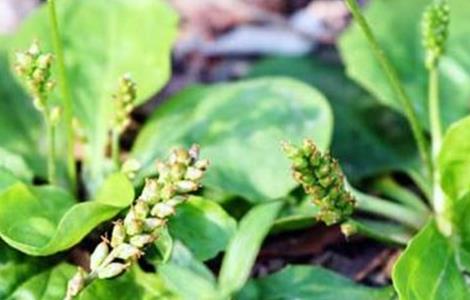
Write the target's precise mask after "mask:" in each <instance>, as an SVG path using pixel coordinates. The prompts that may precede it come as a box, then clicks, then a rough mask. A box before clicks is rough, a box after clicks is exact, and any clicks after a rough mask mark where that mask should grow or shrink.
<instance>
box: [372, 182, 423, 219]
mask: <svg viewBox="0 0 470 300" xmlns="http://www.w3.org/2000/svg"><path fill="white" fill-rule="evenodd" d="M374 186H375V188H376V189H377V190H378V191H379V192H381V193H383V194H384V196H387V197H389V198H390V199H394V200H397V201H399V202H401V203H402V204H404V205H406V206H408V207H410V208H413V209H415V210H417V211H420V212H429V209H428V207H427V206H426V204H424V202H423V200H422V199H420V198H419V197H418V196H417V195H416V194H414V193H413V192H411V191H410V190H408V189H406V188H404V187H402V186H400V185H399V184H398V183H397V182H396V181H395V180H393V179H392V178H391V177H385V178H381V179H379V180H378V181H377V182H375V184H374Z"/></svg>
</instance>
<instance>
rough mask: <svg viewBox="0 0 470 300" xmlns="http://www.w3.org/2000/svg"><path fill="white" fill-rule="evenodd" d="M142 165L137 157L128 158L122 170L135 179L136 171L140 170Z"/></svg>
mask: <svg viewBox="0 0 470 300" xmlns="http://www.w3.org/2000/svg"><path fill="white" fill-rule="evenodd" d="M141 167H142V165H141V164H140V162H139V161H138V160H137V159H135V158H129V159H127V160H126V161H125V162H124V163H123V164H122V167H121V172H122V173H123V174H125V175H126V176H127V177H128V178H129V179H134V178H135V175H136V172H137V171H139V170H140V168H141Z"/></svg>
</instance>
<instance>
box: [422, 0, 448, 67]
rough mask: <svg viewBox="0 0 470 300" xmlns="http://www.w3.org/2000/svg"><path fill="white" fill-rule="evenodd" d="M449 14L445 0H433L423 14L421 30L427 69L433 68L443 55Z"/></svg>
mask: <svg viewBox="0 0 470 300" xmlns="http://www.w3.org/2000/svg"><path fill="white" fill-rule="evenodd" d="M449 12H450V11H449V5H448V3H447V1H446V0H434V1H433V2H432V3H431V4H430V5H429V6H428V7H427V8H426V10H425V11H424V13H423V17H422V21H421V30H422V35H423V45H424V48H425V50H426V67H427V68H428V69H429V68H433V67H434V66H435V65H436V64H437V62H438V60H439V58H440V57H441V56H442V54H444V51H445V44H446V41H447V37H448V31H449V20H450V16H449Z"/></svg>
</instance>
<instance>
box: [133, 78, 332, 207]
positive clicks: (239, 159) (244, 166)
mask: <svg viewBox="0 0 470 300" xmlns="http://www.w3.org/2000/svg"><path fill="white" fill-rule="evenodd" d="M331 131H332V116H331V112H330V108H329V105H328V103H327V102H326V100H325V98H324V97H323V96H322V95H321V94H320V93H319V92H317V91H316V90H314V89H312V88H310V87H308V86H307V85H305V84H302V83H300V82H297V81H294V80H291V79H286V78H264V79H256V80H250V81H242V82H238V83H229V84H219V85H215V86H213V87H206V88H204V87H193V88H190V89H187V90H185V91H183V92H181V93H179V94H178V95H176V96H175V97H173V98H172V99H170V100H169V101H168V102H166V103H165V104H163V105H162V106H161V107H159V109H158V110H157V111H156V112H155V114H154V115H153V116H152V118H151V119H150V120H149V121H148V122H147V125H146V126H145V127H144V128H143V129H142V131H141V132H140V135H139V136H138V138H137V141H136V143H135V145H134V149H133V156H134V157H135V158H137V159H138V160H139V161H140V162H141V163H142V164H143V165H144V166H148V167H146V168H147V169H146V170H144V172H143V173H149V172H151V171H153V168H152V167H151V166H152V165H153V161H155V160H156V159H157V158H160V159H161V158H162V157H164V155H166V153H167V151H168V149H169V148H170V147H173V146H175V145H178V144H181V145H185V146H188V145H190V144H192V143H198V144H200V145H201V150H202V157H206V158H208V159H210V161H211V166H210V168H209V170H208V172H207V174H206V177H205V180H204V185H205V186H207V187H209V188H213V189H216V190H221V191H224V192H225V193H231V194H234V195H239V196H243V197H245V198H247V199H249V200H250V201H252V202H259V201H263V200H266V199H274V198H278V197H282V196H285V195H286V194H287V193H288V192H289V191H290V190H291V189H292V188H293V187H295V185H296V184H295V182H294V181H293V179H292V178H291V176H290V171H289V162H288V160H287V159H286V158H285V156H284V154H283V153H282V151H281V149H280V141H281V140H290V141H293V142H298V141H300V140H302V139H303V138H305V137H309V138H313V139H314V140H315V142H316V143H317V145H319V146H320V147H321V148H322V149H326V148H327V147H328V145H329V142H330V137H331ZM141 176H142V174H141Z"/></svg>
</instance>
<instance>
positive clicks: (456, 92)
mask: <svg viewBox="0 0 470 300" xmlns="http://www.w3.org/2000/svg"><path fill="white" fill-rule="evenodd" d="M430 2H431V1H430V0H413V1H409V0H394V1H388V0H377V1H371V2H370V5H369V6H368V7H367V9H366V13H365V17H366V19H367V20H368V21H369V23H370V25H371V27H372V30H373V32H374V33H375V35H376V37H377V39H378V41H379V44H380V45H381V46H382V48H383V50H384V52H385V54H386V55H387V56H388V57H389V59H390V61H391V62H392V64H393V65H394V66H395V67H396V68H397V72H398V75H399V77H400V78H401V80H402V81H403V82H404V85H405V89H406V91H407V92H408V94H409V96H410V98H411V99H412V101H413V104H414V107H415V108H416V111H417V113H418V115H419V117H420V119H421V120H422V123H423V124H427V123H428V117H427V112H428V111H427V105H426V103H427V102H426V101H427V100H426V99H427V72H426V70H425V67H424V51H423V49H422V48H423V47H422V44H421V41H422V39H421V30H420V29H421V26H420V24H421V23H420V21H421V15H422V12H423V10H424V8H425V7H426V5H427V4H429V3H430ZM449 5H450V7H451V17H450V20H451V22H450V29H449V32H450V34H449V40H448V43H447V46H446V48H447V50H446V55H445V56H444V57H443V58H442V60H441V65H440V70H439V73H440V75H441V78H442V80H441V98H442V99H443V101H441V111H442V119H443V121H444V123H445V125H447V124H450V123H451V122H452V121H455V120H457V119H459V118H461V117H462V116H464V115H466V114H467V113H468V112H469V106H468V99H469V98H470V55H469V53H470V44H469V43H468V42H467V41H468V39H467V37H468V35H469V34H470V28H469V27H468V26H467V23H468V15H469V14H470V3H469V2H468V1H466V0H449ZM340 49H341V54H342V57H343V60H344V61H345V63H346V66H347V70H348V74H349V75H350V76H351V77H352V78H353V79H354V80H356V81H358V82H359V83H360V84H361V85H363V86H364V87H365V88H366V89H367V90H368V91H370V92H371V93H372V94H373V95H375V96H376V97H377V98H378V99H379V100H381V101H382V102H383V103H384V104H386V105H388V106H390V107H393V108H395V109H396V110H398V111H402V108H401V105H400V103H399V101H398V98H397V97H396V96H395V94H394V93H393V91H392V90H391V88H390V86H389V84H388V81H387V78H386V76H385V74H384V72H383V71H382V69H381V68H380V65H379V63H378V61H377V59H376V58H375V56H374V55H373V54H372V51H371V49H370V47H369V44H368V43H367V41H366V39H365V36H364V34H363V33H362V32H361V30H360V29H359V28H358V26H356V25H353V26H351V28H350V29H349V30H347V31H346V33H345V34H344V35H343V37H342V38H341V41H340Z"/></svg>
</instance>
